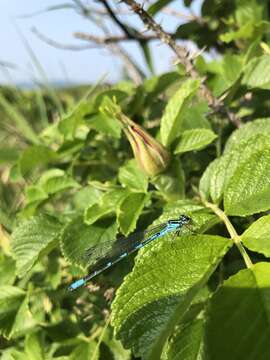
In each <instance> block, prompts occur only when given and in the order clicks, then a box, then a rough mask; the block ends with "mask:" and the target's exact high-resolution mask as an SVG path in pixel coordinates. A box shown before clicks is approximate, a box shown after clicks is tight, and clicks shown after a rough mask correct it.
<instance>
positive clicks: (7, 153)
mask: <svg viewBox="0 0 270 360" xmlns="http://www.w3.org/2000/svg"><path fill="white" fill-rule="evenodd" d="M18 156H19V149H16V148H9V147H1V148H0V164H11V163H13V162H15V161H16V160H17V159H18Z"/></svg>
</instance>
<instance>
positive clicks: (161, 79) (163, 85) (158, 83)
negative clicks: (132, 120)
mask: <svg viewBox="0 0 270 360" xmlns="http://www.w3.org/2000/svg"><path fill="white" fill-rule="evenodd" d="M179 79H180V77H179V74H178V73H177V72H168V73H165V74H161V75H159V76H152V77H151V78H150V79H146V80H145V81H144V84H143V86H144V89H145V91H146V92H147V93H148V95H147V99H146V103H148V102H149V100H150V99H151V100H152V99H153V98H156V97H157V95H158V94H160V93H163V92H164V91H165V90H166V89H167V88H168V87H169V86H170V85H172V84H173V83H174V82H176V81H177V80H179Z"/></svg>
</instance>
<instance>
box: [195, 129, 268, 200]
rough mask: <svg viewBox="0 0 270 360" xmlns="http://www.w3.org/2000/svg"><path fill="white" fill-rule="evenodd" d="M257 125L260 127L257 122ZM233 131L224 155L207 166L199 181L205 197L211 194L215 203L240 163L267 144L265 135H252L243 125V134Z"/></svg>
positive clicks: (220, 197) (219, 198)
mask: <svg viewBox="0 0 270 360" xmlns="http://www.w3.org/2000/svg"><path fill="white" fill-rule="evenodd" d="M258 127H260V123H259V122H258ZM247 130H248V129H247ZM235 133H236V136H235V138H236V141H232V142H231V145H230V144H229V145H228V150H226V151H225V152H224V155H223V156H221V157H220V158H218V159H215V160H214V161H213V162H212V163H211V164H210V165H209V166H208V168H207V169H206V171H205V173H204V174H203V176H202V178H201V181H200V188H201V191H203V192H205V194H206V195H207V196H206V197H207V198H209V195H211V199H212V200H213V201H214V202H215V203H219V202H220V201H221V199H222V197H223V193H224V191H225V189H226V188H227V185H228V183H229V181H230V179H231V178H232V176H233V174H234V173H235V171H236V169H237V168H238V167H239V166H240V164H241V163H245V162H246V159H247V158H249V156H250V155H251V154H253V153H255V152H257V151H258V150H263V149H266V148H267V146H268V144H269V140H268V139H269V138H268V136H267V135H263V134H260V133H259V132H258V133H256V131H254V135H252V133H251V132H249V131H245V126H243V134H242V133H241V132H238V130H237V131H235ZM237 134H238V135H237ZM231 139H233V135H232V137H231ZM229 141H230V140H229ZM203 187H204V189H202V188H203Z"/></svg>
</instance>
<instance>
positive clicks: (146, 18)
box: [122, 0, 241, 127]
mask: <svg viewBox="0 0 270 360" xmlns="http://www.w3.org/2000/svg"><path fill="white" fill-rule="evenodd" d="M122 2H124V3H125V4H127V5H128V6H130V7H131V9H132V10H133V12H134V13H136V14H137V15H138V16H139V17H140V19H141V20H142V22H143V23H144V25H145V26H146V28H147V29H148V30H152V31H153V32H154V33H155V34H156V35H157V37H158V38H159V39H160V40H161V41H162V42H163V43H165V44H167V45H168V46H169V47H170V48H171V50H172V51H173V52H174V53H175V54H176V56H177V58H178V60H179V61H180V62H181V64H183V65H184V67H185V69H186V72H187V73H188V74H189V75H190V76H191V77H192V78H195V79H197V78H200V76H199V74H198V72H197V71H196V69H195V68H194V66H193V59H192V58H191V57H190V55H189V52H188V51H187V50H186V48H185V47H183V46H181V45H179V44H177V43H176V41H175V40H174V39H173V37H172V36H171V35H170V34H168V33H167V32H166V31H164V30H163V28H162V27H161V25H159V24H158V23H157V22H156V21H155V20H154V19H153V18H152V17H151V16H150V15H149V14H148V13H147V11H145V10H144V9H143V6H141V5H140V4H139V3H137V2H136V1H135V0H122ZM201 93H202V95H203V97H204V98H205V99H206V100H207V102H208V105H209V106H210V107H211V108H212V110H213V112H218V111H220V110H222V109H223V108H224V103H223V101H222V100H220V99H217V98H216V97H215V96H214V95H213V94H212V93H211V92H210V90H209V89H208V88H207V86H206V85H205V84H204V83H202V84H201ZM226 113H227V115H228V118H229V119H230V121H232V122H233V123H234V124H235V126H237V127H239V126H240V124H241V123H240V120H239V119H238V118H237V117H236V115H235V114H233V113H231V112H230V111H228V110H226Z"/></svg>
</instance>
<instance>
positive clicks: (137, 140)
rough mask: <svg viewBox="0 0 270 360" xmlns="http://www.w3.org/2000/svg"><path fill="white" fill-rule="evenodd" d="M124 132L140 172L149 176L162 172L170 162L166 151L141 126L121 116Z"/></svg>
mask: <svg viewBox="0 0 270 360" xmlns="http://www.w3.org/2000/svg"><path fill="white" fill-rule="evenodd" d="M121 122H122V124H123V125H124V132H125V134H126V136H127V138H128V140H129V142H130V144H131V147H132V150H133V153H134V156H135V158H136V160H137V163H138V164H139V166H140V167H141V168H142V170H143V171H144V172H145V173H146V174H147V175H149V176H155V175H157V174H159V173H161V172H163V171H164V170H165V169H166V168H167V166H168V165H169V162H170V154H169V153H168V151H167V150H166V149H165V148H164V147H163V146H162V145H161V144H160V143H159V142H158V141H157V140H156V139H154V138H153V137H152V136H151V135H150V134H148V132H147V131H146V130H145V129H143V128H142V127H141V126H139V125H137V124H136V123H134V122H133V121H132V120H130V119H129V118H127V117H126V116H125V115H123V114H122V115H121Z"/></svg>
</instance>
